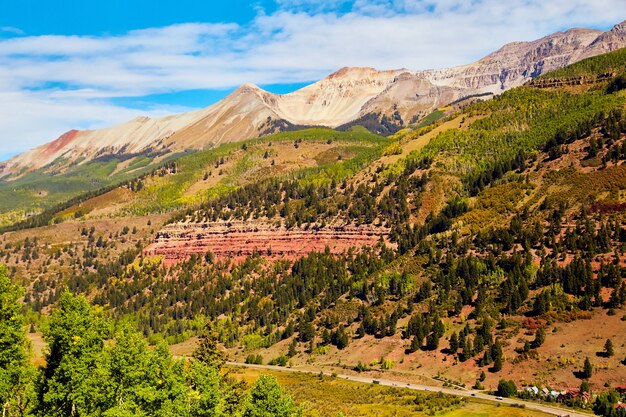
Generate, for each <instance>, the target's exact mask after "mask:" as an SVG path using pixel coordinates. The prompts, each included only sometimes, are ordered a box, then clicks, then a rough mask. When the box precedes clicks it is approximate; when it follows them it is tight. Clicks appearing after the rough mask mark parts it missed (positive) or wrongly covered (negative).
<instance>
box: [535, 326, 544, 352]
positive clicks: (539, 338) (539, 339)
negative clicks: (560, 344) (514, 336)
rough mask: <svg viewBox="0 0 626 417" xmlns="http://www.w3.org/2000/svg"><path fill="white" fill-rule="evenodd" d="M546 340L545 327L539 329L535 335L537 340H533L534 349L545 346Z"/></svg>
mask: <svg viewBox="0 0 626 417" xmlns="http://www.w3.org/2000/svg"><path fill="white" fill-rule="evenodd" d="M545 340H546V331H545V330H544V328H543V327H540V328H538V329H537V332H536V333H535V340H533V343H532V347H533V348H538V347H539V346H541V345H543V343H544V342H545Z"/></svg>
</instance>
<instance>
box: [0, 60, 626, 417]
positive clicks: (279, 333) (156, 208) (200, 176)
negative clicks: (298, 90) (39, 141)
mask: <svg viewBox="0 0 626 417" xmlns="http://www.w3.org/2000/svg"><path fill="white" fill-rule="evenodd" d="M623 55H624V51H623V50H620V51H616V52H613V53H611V54H607V55H606V56H600V57H595V58H590V59H589V60H587V61H582V62H580V63H578V64H575V65H574V66H572V67H569V68H566V69H563V70H558V71H556V72H554V73H551V74H547V75H546V77H545V79H546V80H559V79H561V80H562V79H569V78H570V77H578V76H582V75H584V76H587V75H589V74H591V75H602V74H610V76H606V77H605V78H603V79H601V80H599V79H598V78H593V77H592V78H593V79H591V78H590V79H589V80H588V81H585V80H583V81H582V82H581V83H580V84H579V87H581V88H577V89H572V88H570V86H571V85H570V84H567V85H566V86H559V85H560V84H559V83H558V82H554V83H553V86H551V87H547V86H546V85H540V84H536V85H535V84H533V83H531V84H529V85H526V86H523V87H520V88H516V89H513V90H511V91H508V92H505V93H503V94H502V95H500V96H497V97H495V98H493V99H491V100H487V101H479V102H476V103H473V104H470V105H468V106H466V107H464V108H463V109H461V110H460V111H459V113H456V114H453V115H451V116H448V117H447V118H445V119H441V120H439V121H437V122H435V123H434V124H431V125H428V126H423V127H416V128H415V129H405V130H402V131H399V132H398V133H396V134H395V135H394V136H393V137H392V138H391V139H383V138H380V137H377V136H375V135H369V134H363V133H359V132H358V131H351V132H347V133H339V132H333V131H330V130H311V131H304V132H291V133H288V134H280V135H278V136H270V137H267V138H263V139H258V140H255V141H251V142H245V143H244V144H243V145H242V144H238V145H237V146H236V147H235V146H234V145H230V146H231V147H230V148H224V149H222V150H218V151H217V152H214V153H203V154H194V155H190V156H186V157H184V158H183V159H179V160H177V161H173V162H171V163H170V164H168V165H167V166H165V167H163V168H162V170H161V171H155V172H154V173H152V174H149V175H147V176H143V177H141V178H138V179H136V180H133V181H131V182H129V183H128V184H126V185H125V186H124V187H123V188H116V189H113V190H107V193H120V192H124V193H131V194H132V198H129V199H128V200H124V201H123V202H119V203H115V204H116V205H114V204H112V203H111V201H110V200H109V201H105V202H103V200H97V199H98V198H100V196H98V197H95V199H92V198H91V196H86V197H85V198H84V199H83V200H81V201H80V203H76V204H74V205H72V206H69V207H61V208H60V209H58V210H55V211H53V212H51V213H49V214H47V216H48V217H46V218H43V217H40V219H42V220H41V223H39V224H38V223H36V222H33V223H30V224H29V223H24V224H22V225H21V226H20V227H18V228H19V229H23V230H17V231H13V232H11V233H5V234H4V235H3V237H2V240H3V242H2V243H3V245H2V249H1V250H0V258H1V259H3V260H4V262H5V263H7V265H8V267H9V272H10V273H11V274H12V275H14V276H15V279H16V281H18V282H20V283H21V284H23V285H24V286H25V287H26V292H25V298H24V301H25V303H26V305H27V306H28V308H29V312H28V314H27V317H28V321H29V322H30V323H32V326H33V332H35V331H36V330H37V326H39V325H41V324H42V323H44V322H46V321H47V320H46V319H45V318H44V316H45V315H46V314H48V313H49V312H50V309H51V308H52V306H54V305H57V306H58V305H60V306H61V307H56V309H53V311H55V313H53V315H52V318H51V319H49V321H50V325H49V326H48V327H49V329H48V328H47V330H46V332H47V333H45V337H46V340H47V342H48V344H49V346H52V347H54V344H52V342H53V341H54V340H55V339H54V337H55V333H54V332H55V326H54V325H53V324H55V323H58V321H59V320H61V316H62V313H59V311H63V305H64V303H69V304H72V305H74V304H77V303H78V304H80V305H81V306H82V307H81V308H84V309H87V310H86V311H91V313H89V314H96V312H97V313H98V314H100V315H102V316H106V317H107V320H110V321H111V322H112V323H116V326H117V327H119V328H120V329H122V330H120V331H121V332H122V333H121V334H120V336H119V337H120V339H116V340H119V342H116V343H115V344H113V345H111V346H109V345H108V344H107V343H104V342H103V340H104V339H105V338H107V337H105V333H96V334H94V335H93V337H94V343H89V346H90V347H89V348H90V349H92V348H93V346H94V345H95V346H98V348H97V349H98V352H104V353H106V354H114V351H115V349H116V348H117V346H118V345H119V346H122V345H123V343H122V342H123V341H124V340H128V338H131V339H132V340H139V339H141V338H140V336H138V335H136V334H135V333H132V332H130V330H128V331H126V330H124V329H126V328H125V327H123V326H122V325H121V324H119V323H124V322H125V321H126V320H133V321H134V322H135V323H136V324H137V326H138V328H139V331H140V332H141V333H142V334H143V336H144V337H146V338H147V340H148V342H149V343H150V344H153V345H156V346H157V348H156V349H155V350H154V351H151V350H150V351H149V350H148V349H147V347H146V346H145V344H144V342H143V341H142V342H141V343H139V342H136V343H139V344H138V345H133V346H139V347H140V350H141V351H142V352H144V353H142V354H145V355H148V356H150V355H157V356H158V355H162V356H158V358H160V359H159V360H162V361H165V362H163V363H166V365H167V366H168V367H172V368H176V366H182V365H180V364H178V365H176V363H177V362H175V361H172V359H171V358H169V357H167V354H166V353H165V351H166V349H165V348H164V347H163V346H165V344H164V342H167V343H169V344H178V345H177V346H178V347H179V348H181V346H185V342H187V344H189V343H188V342H189V340H190V338H193V337H195V336H197V335H199V334H201V333H202V331H203V329H204V328H205V325H206V323H207V322H208V323H211V325H212V328H213V329H214V330H215V332H216V337H217V338H218V339H219V341H220V342H221V343H222V344H223V345H224V346H225V347H226V348H227V349H228V350H229V351H230V352H231V354H232V355H233V357H234V358H235V359H237V360H239V361H248V362H252V363H260V362H263V363H268V362H269V363H272V364H279V365H283V366H286V365H288V364H290V365H291V366H302V367H306V366H319V367H335V368H338V369H343V370H344V371H349V370H354V371H355V372H359V373H363V372H366V373H372V374H373V375H376V374H375V373H374V372H379V371H384V372H389V373H393V372H396V374H394V375H396V376H401V377H403V378H409V377H410V376H420V377H422V378H433V377H436V378H437V379H438V380H439V381H445V383H446V384H453V385H455V386H468V387H469V386H474V387H476V388H477V389H492V390H493V391H496V390H497V391H498V392H500V393H502V392H508V391H507V389H508V388H507V387H510V385H508V384H509V381H508V380H512V381H513V383H514V385H515V384H516V385H517V386H518V387H522V386H526V387H529V388H530V387H533V386H534V387H546V388H551V389H552V390H556V391H558V392H561V391H567V390H569V391H567V392H574V391H575V392H576V393H577V394H576V396H573V395H572V396H570V397H567V398H561V400H560V401H561V402H564V403H566V404H568V405H570V406H577V407H582V408H586V409H588V410H593V411H595V412H596V413H598V414H601V415H607V416H613V415H618V414H616V413H617V411H615V410H616V408H614V404H616V403H617V402H618V401H619V400H620V395H621V396H622V397H623V395H624V393H623V390H622V391H621V393H620V392H618V391H617V389H621V388H619V387H620V386H623V385H624V384H625V383H626V348H625V347H624V346H625V345H626V332H624V331H623V330H624V326H625V324H624V321H625V320H626V282H625V278H626V258H625V255H624V252H625V249H626V218H625V217H624V210H625V209H626V164H624V161H625V160H626V89H624V87H625V85H624V83H623V80H622V78H623V76H622V75H621V72H620V71H621V70H622V69H623V68H622V67H620V65H622V63H623ZM616 71H617V72H616ZM603 77H604V76H603ZM277 146H283V148H281V149H283V150H286V149H290V150H292V151H293V152H296V155H297V159H298V160H299V161H300V163H299V164H296V163H295V162H294V163H293V165H292V166H291V167H290V168H285V169H284V170H275V169H274V168H272V167H275V166H277V165H281V164H283V165H282V166H284V167H287V166H288V165H289V164H291V162H289V161H290V160H289V157H285V156H284V155H285V154H280V153H273V152H275V151H274V150H275V148H276V147H277ZM303 150H308V151H307V152H309V153H308V154H303V153H298V152H303ZM279 158H283V159H279ZM285 158H286V159H285ZM306 158H309V160H315V161H317V162H316V163H315V164H313V163H311V164H310V165H307V164H302V161H303V160H305V159H306ZM274 160H276V162H273V161H274ZM279 161H281V162H280V163H278V162H279ZM229 164H230V165H229ZM258 167H263V168H264V169H263V170H261V169H258ZM221 170H223V171H222V173H221V174H220V171H221ZM211 181H213V182H211ZM206 182H208V183H209V184H210V185H207V184H205V185H204V186H201V187H200V188H198V189H197V190H196V191H202V192H194V193H191V194H187V193H186V190H187V191H188V190H190V189H192V187H194V186H197V185H196V184H203V183H206ZM122 190H123V191H122ZM194 190H195V189H194ZM102 195H107V194H102ZM108 195H109V196H110V195H114V194H108ZM94 201H96V202H98V201H99V203H94ZM102 206H106V207H107V208H109V210H108V211H106V215H104V213H105V211H102ZM112 206H114V207H115V210H111V209H110V207H112ZM81 210H82V211H81ZM76 213H79V214H78V215H77V214H76ZM235 221H237V222H244V223H245V224H246V225H248V226H249V228H250V230H254V228H255V227H258V224H259V223H260V222H262V223H263V224H270V225H273V227H274V228H275V229H273V230H275V231H276V233H279V232H282V231H285V230H286V231H293V230H298V231H299V233H303V234H305V236H306V233H309V234H310V236H311V237H313V236H314V235H315V233H316V232H318V231H321V230H327V228H328V227H329V225H333V226H334V227H337V228H338V230H339V229H340V228H341V227H344V228H346V227H353V226H363V225H366V226H368V227H371V228H372V229H373V230H377V231H380V232H381V235H380V236H381V237H380V239H378V241H377V243H376V244H374V245H369V246H365V247H355V248H351V249H349V250H345V251H333V250H331V248H327V249H326V250H325V251H313V252H311V253H309V254H306V255H304V256H301V257H297V258H296V259H292V258H289V257H286V258H284V259H274V258H272V257H271V256H266V255H267V248H265V250H266V253H265V254H260V253H257V254H252V255H250V256H247V257H245V258H244V259H232V258H229V257H223V256H216V254H215V253H213V252H212V251H209V250H206V247H205V246H201V245H193V244H190V243H189V242H194V240H193V239H195V238H196V237H195V236H194V235H195V234H197V233H199V232H197V231H199V230H202V229H206V228H207V227H209V225H210V224H215V223H220V224H228V223H232V222H235ZM49 223H56V224H52V225H48V224H49ZM44 224H45V225H47V226H45V227H41V228H39V229H29V228H28V227H30V226H41V225H44ZM172 225H174V226H178V227H180V228H188V229H189V230H192V231H193V232H190V233H188V235H189V236H187V238H188V239H189V241H183V243H185V242H186V244H187V246H189V247H191V250H190V252H189V253H190V254H189V256H187V255H185V256H184V257H183V258H182V259H179V260H177V261H176V262H165V261H164V259H163V256H162V255H159V253H158V252H154V251H153V252H150V251H148V250H147V248H150V247H151V246H150V245H151V244H153V243H154V240H155V239H159V238H160V237H162V235H163V234H164V233H165V232H164V230H168V229H167V227H171V226H172ZM18 228H16V229H18ZM185 230H187V229H185ZM377 236H378V235H377ZM194 248H195V249H194ZM194 250H195V252H194ZM270 250H271V248H270ZM64 288H67V289H69V291H71V292H73V293H76V294H82V295H84V296H85V297H87V298H88V299H89V300H90V302H91V303H93V304H94V305H96V306H99V307H96V308H94V309H93V310H90V309H91V307H88V306H87V303H86V302H85V301H84V299H83V298H81V297H80V296H78V298H75V297H73V296H70V295H69V294H67V293H66V292H65V290H64ZM59 303H60V304H59ZM89 314H86V316H88V317H90V316H89ZM94 320H95V318H94ZM94 326H95V325H94ZM44 328H46V327H45V326H44ZM94 331H95V330H94ZM125 332H126V333H125ZM129 335H130V336H129ZM108 337H110V335H109V336H108ZM116 337H117V336H116ZM191 340H192V341H193V340H195V339H191ZM201 340H204V339H201ZM129 343H130V342H129ZM133 343H135V342H133ZM70 344H71V343H70ZM181 344H182V345H181ZM158 346H161V347H158ZM182 349H184V347H182ZM188 350H189V349H188ZM54 352H55V351H54V349H52V350H51V353H50V354H53V353H54ZM111 352H113V353H111ZM148 352H149V353H148ZM104 353H103V354H104ZM187 353H190V352H187ZM99 354H100V353H99ZM148 356H146V358H147V357H148ZM150 357H151V356H150ZM50 359H51V357H47V358H46V361H47V363H48V366H47V368H45V369H53V368H51V365H50V363H51V362H50ZM146 361H148V359H146ZM196 362H198V361H196ZM196 362H193V363H194V364H195V363H196ZM157 363H160V362H158V361H157ZM155 366H156V365H155ZM164 366H165V365H164ZM195 366H196V365H190V368H191V372H195V371H193V369H195V368H194V367H195ZM200 366H201V365H198V367H200ZM105 371H106V372H112V371H111V370H108V368H106V367H105ZM50 372H52V371H50ZM181 372H182V371H181ZM198 372H205V371H203V370H200V371H198ZM180 375H184V374H177V375H176V376H175V377H173V378H182V379H184V380H185V381H187V383H189V381H190V380H191V381H192V382H191V383H192V384H193V383H195V382H193V381H194V379H193V376H192V377H189V376H180ZM202 375H204V376H203V378H204V377H206V378H209V377H207V376H206V375H205V374H202ZM502 379H506V380H507V381H504V383H502V381H501V380H502ZM220 384H221V382H220ZM183 385H184V384H183ZM218 385H219V384H218ZM185 386H186V385H185ZM181 390H182V391H184V389H183V388H181ZM182 391H181V392H182ZM514 391H515V390H512V392H508V394H507V395H513V394H515V392H514ZM583 393H587V394H585V395H583ZM589 393H591V394H592V396H591V397H589V398H591V400H589V401H588V400H585V399H586V398H588V397H587V396H588V395H589ZM103 395H104V394H103ZM519 395H525V396H528V397H533V398H535V397H537V396H539V395H538V394H534V391H532V389H531V390H530V391H522V393H520V394H519ZM542 399H544V400H545V399H546V398H542ZM547 399H549V398H547ZM556 399H557V398H556V397H555V398H552V400H553V401H556ZM621 399H622V400H624V398H621ZM45 401H47V400H45V398H44V399H43V400H42V399H41V398H40V400H39V402H40V403H41V404H44V403H45ZM50 401H53V400H52V399H51V400H50ZM103 401H109V399H107V398H106V395H105V396H104V397H103ZM137 401H139V400H137ZM172 401H173V402H172V404H174V405H175V404H176V401H178V399H176V400H172ZM107 404H109V403H107ZM174 405H173V406H174ZM103 407H104V406H103ZM107 407H108V405H107Z"/></svg>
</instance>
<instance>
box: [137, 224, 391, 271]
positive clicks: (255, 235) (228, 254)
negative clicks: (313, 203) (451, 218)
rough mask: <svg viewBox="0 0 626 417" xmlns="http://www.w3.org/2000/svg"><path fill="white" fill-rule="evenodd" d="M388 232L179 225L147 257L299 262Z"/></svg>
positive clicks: (346, 228)
mask: <svg viewBox="0 0 626 417" xmlns="http://www.w3.org/2000/svg"><path fill="white" fill-rule="evenodd" d="M388 232H389V231H388V230H387V229H385V228H380V227H374V226H367V225H363V226H358V227H357V226H346V225H334V226H326V227H322V228H309V229H304V228H298V227H295V228H291V229H286V228H285V227H282V226H276V225H275V224H272V223H269V222H263V221H232V222H207V223H176V224H171V225H168V226H166V227H165V228H163V229H161V230H160V231H159V233H158V234H157V236H156V238H155V240H154V242H153V243H152V244H151V245H149V246H148V247H147V248H146V249H145V250H144V255H145V256H163V258H164V259H163V260H164V262H165V264H170V265H171V264H173V263H176V262H179V261H181V260H184V259H187V258H188V257H189V256H191V255H192V254H197V255H204V254H205V253H207V252H208V251H211V252H212V253H213V254H214V255H215V256H216V257H217V258H218V259H225V258H234V259H235V260H238V259H244V258H245V257H247V256H250V255H253V254H255V253H257V254H260V255H263V256H264V257H266V258H270V259H296V258H299V257H301V256H303V255H306V254H308V253H310V252H313V251H316V252H322V251H324V250H326V248H327V247H328V250H330V251H331V252H332V253H343V252H345V251H347V250H348V249H350V248H351V247H357V248H358V247H362V246H373V245H375V244H376V243H377V242H378V241H379V240H380V239H381V237H384V236H386V235H387V233H388Z"/></svg>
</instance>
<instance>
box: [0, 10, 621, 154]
mask: <svg viewBox="0 0 626 417" xmlns="http://www.w3.org/2000/svg"><path fill="white" fill-rule="evenodd" d="M625 5H626V0H550V1H546V0H542V1H539V0H508V1H507V2H502V1H501V0H473V1H467V0H440V1H432V0H350V1H347V0H326V1H322V0H259V1H253V2H244V1H240V0H228V1H208V0H204V1H201V0H196V1H192V0H177V1H169V0H159V1H155V0H150V1H148V0H124V1H122V0H108V1H84V0H82V1H69V0H56V1H52V0H38V1H33V0H0V10H2V13H1V14H0V159H5V158H6V157H8V156H10V155H13V154H15V153H17V152H21V151H23V150H26V149H28V148H30V147H33V146H36V145H38V144H41V143H44V142H48V141H50V140H52V139H54V138H56V137H58V136H59V135H60V134H62V133H63V132H65V131H67V130H69V129H72V128H79V129H87V128H100V127H105V126H110V125H112V124H115V123H120V122H123V121H125V120H128V119H130V118H132V117H136V116H139V115H149V116H154V117H157V116H161V115H166V114H170V113H173V112H181V111H186V110H190V109H195V108H200V107H205V106H207V105H210V104H212V103H214V102H215V101H217V100H219V99H221V98H223V97H224V96H225V95H227V94H228V93H230V92H231V91H232V90H233V89H234V88H236V87H237V86H238V85H240V84H242V83H244V82H253V83H256V84H259V85H261V86H262V87H263V88H266V89H268V90H270V91H272V92H276V93H287V92H290V91H293V90H294V89H297V88H300V87H302V86H304V85H306V84H308V83H310V82H312V81H315V80H318V79H320V78H322V77H324V76H325V75H327V74H329V73H330V72H333V71H334V70H336V69H338V68H341V67H343V66H372V67H376V68H379V69H389V68H409V69H415V70H417V69H426V68H438V67H446V66H453V65H461V64H465V63H469V62H472V61H475V60H477V59H479V58H481V57H482V56H484V55H485V54H487V53H489V52H492V51H493V50H495V49H497V48H498V47H500V46H502V45H503V44H505V43H507V42H511V41H524V40H532V39H537V38H539V37H541V36H544V35H547V34H549V33H552V32H554V31H557V30H562V29H566V28H570V27H591V28H598V29H608V28H610V27H611V26H612V25H613V24H616V23H619V22H620V21H621V20H624V19H626V7H624V6H625ZM620 14H621V15H620Z"/></svg>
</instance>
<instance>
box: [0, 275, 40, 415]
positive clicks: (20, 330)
mask: <svg viewBox="0 0 626 417" xmlns="http://www.w3.org/2000/svg"><path fill="white" fill-rule="evenodd" d="M20 295H21V291H20V289H19V287H17V286H15V285H12V284H11V281H10V279H9V277H7V275H6V268H5V267H4V266H0V402H1V403H2V416H4V417H13V416H23V415H25V414H26V412H27V410H28V407H29V405H30V400H31V382H32V376H33V368H32V367H31V366H30V364H29V362H28V345H27V342H26V335H25V331H24V318H23V316H22V313H21V307H20V304H19V303H18V299H19V297H20Z"/></svg>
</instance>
